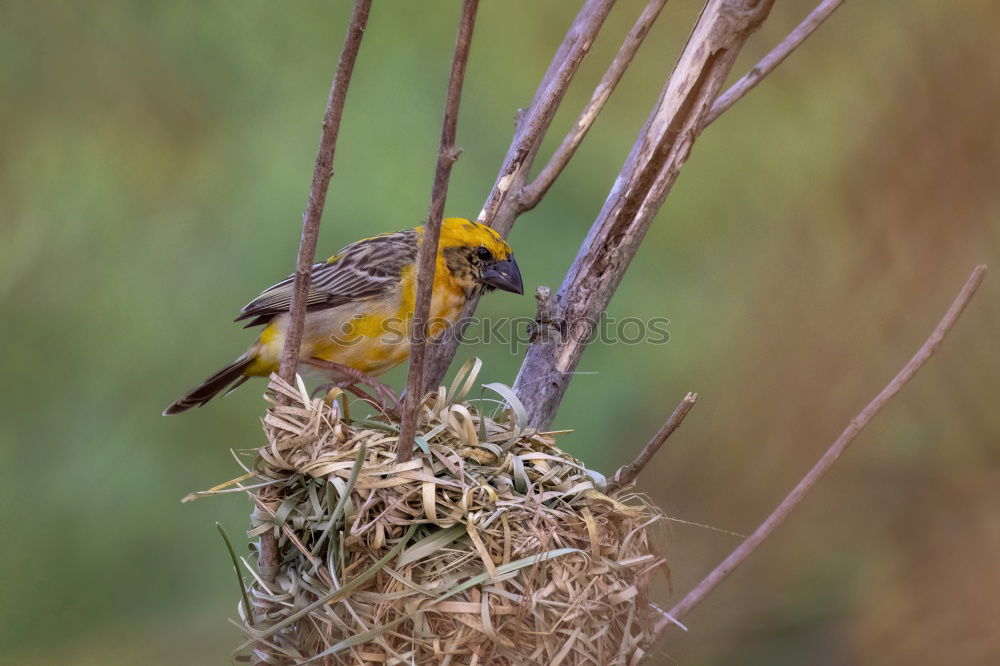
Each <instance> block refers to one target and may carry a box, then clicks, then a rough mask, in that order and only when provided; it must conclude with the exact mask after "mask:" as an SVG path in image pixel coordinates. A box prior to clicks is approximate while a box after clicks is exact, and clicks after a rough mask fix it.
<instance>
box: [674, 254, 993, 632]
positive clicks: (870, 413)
mask: <svg viewBox="0 0 1000 666" xmlns="http://www.w3.org/2000/svg"><path fill="white" fill-rule="evenodd" d="M985 275H986V266H985V265H980V266H976V268H975V269H973V271H972V274H971V275H969V279H968V280H967V281H966V282H965V286H963V287H962V290H961V291H960V292H959V294H958V296H956V297H955V300H954V301H953V302H952V304H951V307H949V308H948V311H947V312H946V313H945V314H944V316H943V317H942V318H941V321H940V322H938V325H937V326H936V327H935V328H934V331H933V332H932V333H931V335H930V337H929V338H927V341H926V342H924V344H923V345H922V346H921V347H920V349H919V350H917V353H916V354H914V355H913V358H911V359H910V361H909V362H908V363H907V364H906V365H905V366H903V369H902V370H900V371H899V373H898V374H897V375H896V376H895V377H893V378H892V381H890V382H889V383H888V384H887V385H886V387H885V388H884V389H882V391H881V392H880V393H879V394H878V395H877V396H875V398H874V399H873V400H872V401H871V402H870V403H868V405H867V406H866V407H865V408H864V409H863V410H861V412H860V413H859V414H858V415H857V416H855V417H854V418H853V419H851V422H850V423H849V424H848V425H847V427H846V428H845V429H844V432H842V433H841V434H840V437H838V438H837V440H836V441H835V442H834V443H833V444H832V445H831V446H830V448H829V449H828V450H827V452H826V453H824V454H823V457H822V458H820V459H819V461H818V462H817V463H816V464H815V465H814V466H813V468H812V469H810V470H809V472H808V473H807V474H806V475H805V476H804V477H802V480H801V481H799V482H798V484H797V485H796V486H795V488H793V489H792V491H791V492H790V493H788V495H787V496H786V497H785V499H783V500H782V501H781V503H780V504H779V505H778V506H777V508H775V510H774V511H773V512H772V513H771V515H770V516H768V517H767V520H765V521H764V522H763V523H761V525H760V527H758V528H757V529H756V530H755V531H754V533H753V534H751V535H750V536H749V537H747V539H746V541H744V542H743V543H741V544H740V545H739V546H738V547H737V548H736V550H734V551H733V552H732V553H730V555H729V556H728V557H727V558H726V559H725V560H723V561H722V563H721V564H719V566H717V567H716V568H715V569H713V570H712V572H711V573H709V574H708V575H707V576H705V578H704V579H703V580H702V581H701V582H700V583H698V585H697V586H696V587H695V588H694V589H693V590H691V591H690V592H688V593H687V595H686V596H685V597H684V598H683V599H681V601H680V603H678V604H677V605H676V606H674V607H673V608H672V609H671V610H670V613H669V615H670V617H672V618H675V619H678V620H679V619H681V618H682V617H684V616H685V615H686V614H687V613H688V612H689V611H690V610H691V609H692V608H694V607H695V606H697V605H698V604H699V603H700V602H701V600H702V599H704V598H705V596H706V595H708V593H709V592H711V591H712V590H713V589H715V587H716V586H717V585H718V584H719V583H721V582H722V581H723V580H725V579H726V577H727V576H728V575H729V574H730V573H732V571H733V569H735V568H736V567H738V566H739V565H740V564H741V563H742V562H743V560H745V559H746V558H747V557H749V556H750V554H751V553H752V552H753V551H754V550H756V549H757V547H758V546H759V545H760V544H761V543H762V542H763V541H764V539H766V538H767V537H768V536H770V534H771V533H772V532H773V531H774V529H775V528H776V527H778V525H780V524H781V523H782V522H783V521H784V520H785V518H787V517H788V514H789V513H791V512H792V510H793V509H794V508H795V507H796V506H798V505H799V503H800V502H802V500H803V499H804V498H805V496H806V494H807V493H808V492H809V491H810V490H812V489H813V487H814V486H815V485H816V483H817V482H818V481H819V480H820V479H821V478H823V475H824V474H826V472H827V471H828V470H829V469H830V467H831V466H833V463H835V462H836V461H837V459H838V458H840V456H841V454H843V453H844V451H845V450H846V449H847V447H848V446H850V444H851V442H853V441H854V440H855V439H856V438H857V436H858V435H859V434H861V431H862V430H864V429H865V426H867V425H868V423H869V422H870V421H871V420H872V418H874V417H875V415H876V414H878V413H879V411H881V410H882V408H883V407H885V406H886V404H888V402H889V401H890V400H892V399H893V397H895V396H896V394H897V393H899V391H900V390H901V389H902V388H903V387H904V386H905V385H906V383H907V382H909V381H910V380H911V379H912V378H913V376H914V375H915V374H917V371H918V370H920V369H921V368H922V367H924V365H925V364H926V363H927V361H928V360H930V358H931V356H933V355H934V352H936V351H937V349H938V347H939V346H940V345H941V341H942V340H944V337H945V336H946V335H947V334H948V332H949V331H951V329H952V327H953V326H954V325H955V322H956V321H958V318H959V316H961V314H962V311H963V310H965V306H967V305H968V304H969V301H970V300H971V299H972V297H973V295H974V294H975V293H976V290H977V289H978V288H979V285H980V284H982V282H983V278H984V276H985ZM670 623H671V621H670V620H668V619H666V618H663V619H661V620H660V621H659V622H657V624H656V628H655V634H656V635H657V636H659V635H660V634H662V633H663V632H664V631H665V630H666V629H667V627H668V626H669V625H670Z"/></svg>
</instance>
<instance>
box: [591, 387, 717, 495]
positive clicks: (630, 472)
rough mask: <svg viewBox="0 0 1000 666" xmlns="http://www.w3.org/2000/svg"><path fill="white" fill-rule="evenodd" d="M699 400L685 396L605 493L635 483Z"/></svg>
mask: <svg viewBox="0 0 1000 666" xmlns="http://www.w3.org/2000/svg"><path fill="white" fill-rule="evenodd" d="M697 400H698V394H697V393H688V394H687V395H686V396H684V399H683V400H681V401H680V404H678V405H677V407H676V408H675V409H674V413H673V414H671V415H670V418H668V419H667V421H666V423H664V424H663V425H662V426H661V427H660V429H659V431H657V433H656V434H655V435H653V438H652V439H651V440H649V442H648V443H647V444H646V446H644V447H642V451H641V452H640V453H639V455H638V456H636V458H635V460H633V461H632V462H630V463H629V464H628V465H622V466H621V467H619V468H618V471H617V472H615V476H614V478H613V479H612V480H611V482H610V483H609V484H608V487H607V489H606V490H605V492H606V493H607V494H609V495H610V494H611V493H613V492H615V491H616V490H618V489H620V488H624V487H626V486H628V485H629V484H630V483H632V482H633V481H635V478H636V477H637V476H639V472H641V471H642V470H643V468H644V467H645V466H646V465H648V464H649V461H650V460H652V459H653V456H655V455H656V452H657V451H659V450H660V447H661V446H663V443H664V442H666V441H667V439H668V438H669V437H670V436H671V435H672V434H674V431H675V430H677V429H678V428H679V427H681V423H683V422H684V418H685V417H686V416H687V415H688V412H690V411H691V410H692V409H694V403H695V402H696V401H697Z"/></svg>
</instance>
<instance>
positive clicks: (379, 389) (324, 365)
mask: <svg viewBox="0 0 1000 666" xmlns="http://www.w3.org/2000/svg"><path fill="white" fill-rule="evenodd" d="M306 362H307V363H308V364H309V365H311V366H313V367H316V368H320V369H322V370H326V371H328V372H330V371H332V372H334V373H337V374H340V375H343V376H344V379H342V380H338V381H336V382H333V384H332V385H333V386H337V387H339V388H342V389H344V390H346V391H350V392H351V393H353V394H354V395H356V396H358V397H359V398H361V399H362V400H364V401H365V402H373V403H374V405H375V406H376V407H377V408H379V409H381V410H382V411H383V412H385V414H386V415H387V416H389V417H390V418H395V419H396V420H398V419H399V409H400V407H401V403H400V401H399V398H398V397H397V396H396V394H395V393H394V392H393V390H392V389H391V388H389V387H388V386H386V385H385V384H383V383H382V382H380V381H378V380H377V379H375V378H374V377H372V376H371V375H368V374H365V373H364V372H361V371H360V370H356V369H354V368H352V367H350V366H348V365H343V364H342V363H334V362H333V361H326V360H324V359H321V358H316V357H312V358H310V359H309V360H308V361H306ZM358 384H364V385H366V386H369V387H370V388H372V389H374V391H375V397H372V396H371V395H370V394H369V393H368V392H367V391H364V390H363V389H361V388H360V387H358V386H357V385H358ZM324 386H330V385H328V384H325V385H324ZM327 390H329V389H327Z"/></svg>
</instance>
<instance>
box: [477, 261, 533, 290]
mask: <svg viewBox="0 0 1000 666" xmlns="http://www.w3.org/2000/svg"><path fill="white" fill-rule="evenodd" d="M479 281H480V282H482V283H483V284H486V285H489V286H491V287H496V288H497V289H503V290H504V291H511V292H514V293H515V294H523V293H524V284H523V283H522V282H521V269H519V268H518V267H517V262H516V261H514V257H513V256H511V258H510V259H506V260H504V261H498V262H496V263H494V264H492V265H490V266H486V267H485V269H484V270H483V277H482V278H480V280H479Z"/></svg>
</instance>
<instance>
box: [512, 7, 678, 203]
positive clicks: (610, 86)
mask: <svg viewBox="0 0 1000 666" xmlns="http://www.w3.org/2000/svg"><path fill="white" fill-rule="evenodd" d="M666 4H667V0H649V2H648V3H647V4H646V7H645V8H644V9H643V10H642V13H641V14H640V15H639V18H637V19H636V21H635V23H634V24H633V25H632V28H631V29H630V30H629V31H628V34H627V35H626V36H625V39H624V40H623V41H622V45H621V47H620V48H619V49H618V53H617V54H615V58H614V60H612V61H611V65H610V66H609V67H608V70H607V71H606V72H604V76H603V77H601V82H600V83H598V84H597V87H596V88H594V92H593V94H592V95H591V96H590V101H589V102H587V105H586V106H585V107H583V111H581V112H580V115H579V117H578V118H577V119H576V122H575V123H574V124H573V128H572V129H571V130H570V131H569V132H568V133H567V134H566V136H565V138H563V140H562V143H561V144H559V147H558V148H556V150H555V152H554V153H552V157H550V158H549V161H548V162H546V163H545V166H543V167H542V169H541V170H540V171H539V172H538V175H537V176H535V179H534V180H533V181H531V183H530V184H528V185H525V186H524V189H523V191H522V193H521V196H520V197H519V200H520V206H519V208H520V210H521V211H522V212H523V211H528V210H531V209H532V208H534V207H535V206H537V205H538V203H539V202H540V201H541V200H542V197H544V196H545V194H546V193H547V192H548V191H549V188H550V187H552V183H554V182H555V181H556V178H558V177H559V175H560V174H562V172H563V170H564V169H565V168H566V165H567V164H569V161H570V160H571V159H572V158H573V155H574V154H575V153H576V149H577V148H579V147H580V144H581V143H582V142H583V139H584V138H585V137H586V136H587V132H589V131H590V128H591V126H593V124H594V121H595V120H597V116H598V115H599V114H600V113H601V110H602V109H603V108H604V105H605V104H606V103H607V101H608V98H610V97H611V93H612V92H614V89H615V87H616V86H617V85H618V82H619V81H621V79H622V76H623V75H624V74H625V70H626V69H628V66H629V65H630V64H632V60H633V58H635V54H636V52H637V51H638V50H639V47H640V46H642V42H643V40H645V39H646V35H647V34H648V33H649V29H650V28H652V27H653V23H654V22H655V21H656V18H657V17H658V16H659V15H660V11H661V10H662V9H663V7H664V5H666Z"/></svg>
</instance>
